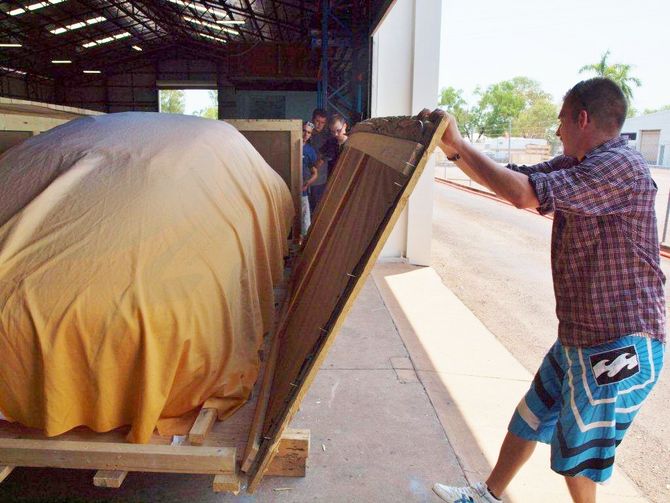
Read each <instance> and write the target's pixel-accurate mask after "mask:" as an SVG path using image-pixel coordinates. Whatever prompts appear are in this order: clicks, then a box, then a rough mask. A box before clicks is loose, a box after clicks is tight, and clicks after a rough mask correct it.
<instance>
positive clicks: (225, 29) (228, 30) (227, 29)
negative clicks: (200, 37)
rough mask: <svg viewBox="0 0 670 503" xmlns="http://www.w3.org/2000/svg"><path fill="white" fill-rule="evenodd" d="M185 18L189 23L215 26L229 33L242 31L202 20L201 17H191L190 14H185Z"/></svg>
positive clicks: (234, 33) (237, 33) (235, 33)
mask: <svg viewBox="0 0 670 503" xmlns="http://www.w3.org/2000/svg"><path fill="white" fill-rule="evenodd" d="M183 18H184V20H185V21H188V22H189V23H193V24H197V25H199V26H207V27H209V28H213V29H215V30H218V31H225V32H228V33H232V34H233V35H239V34H240V32H238V31H237V30H233V29H231V28H226V27H225V26H220V25H218V24H215V23H210V22H209V21H201V20H200V19H196V18H194V17H190V16H183Z"/></svg>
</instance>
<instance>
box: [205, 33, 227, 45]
mask: <svg viewBox="0 0 670 503" xmlns="http://www.w3.org/2000/svg"><path fill="white" fill-rule="evenodd" d="M198 35H200V36H201V37H205V38H208V39H210V40H216V41H217V42H223V43H224V44H225V43H226V42H228V41H227V40H226V39H225V38H220V37H214V36H212V35H207V34H206V33H198Z"/></svg>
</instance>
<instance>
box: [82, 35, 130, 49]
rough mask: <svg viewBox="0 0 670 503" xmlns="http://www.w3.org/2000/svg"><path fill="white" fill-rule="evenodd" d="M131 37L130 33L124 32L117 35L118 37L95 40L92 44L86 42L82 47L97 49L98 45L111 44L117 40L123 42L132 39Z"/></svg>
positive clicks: (112, 36)
mask: <svg viewBox="0 0 670 503" xmlns="http://www.w3.org/2000/svg"><path fill="white" fill-rule="evenodd" d="M130 35H131V34H130V33H129V32H127V31H122V32H121V33H117V34H116V35H110V36H109V37H104V38H99V39H96V40H93V41H92V42H86V43H85V44H82V47H84V48H86V49H88V48H90V47H95V46H96V45H104V44H109V43H110V42H114V41H115V40H121V39H122V38H127V37H130Z"/></svg>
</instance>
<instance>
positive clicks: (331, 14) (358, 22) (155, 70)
mask: <svg viewBox="0 0 670 503" xmlns="http://www.w3.org/2000/svg"><path fill="white" fill-rule="evenodd" d="M391 3H392V2H390V1H388V0H345V1H342V0H325V1H312V2H307V1H304V0H302V1H299V0H269V1H268V0H265V1H261V0H232V1H231V0H226V1H215V0H199V1H192V0H144V1H138V0H135V1H119V0H111V1H107V0H105V1H101V0H44V1H37V0H35V1H33V0H28V1H25V0H20V1H19V0H14V1H8V2H3V3H2V6H0V31H1V32H2V40H0V46H1V49H0V50H1V52H0V60H1V61H0V72H2V75H1V76H0V95H2V96H4V97H10V98H19V99H25V100H29V101H37V102H47V103H53V104H58V105H64V106H70V107H77V108H83V109H88V110H95V111H100V112H105V113H111V112H122V111H129V110H135V111H158V91H159V90H160V89H175V88H179V89H213V90H217V91H218V96H219V117H220V118H249V117H248V116H245V115H248V112H249V111H250V110H251V109H253V107H250V106H246V107H245V106H243V103H244V100H245V97H247V99H248V97H251V99H253V98H254V97H255V98H257V99H259V100H261V101H262V100H263V97H265V98H264V99H265V101H266V102H267V101H268V98H267V97H268V96H275V97H277V100H275V101H278V102H281V101H282V98H283V99H284V100H285V101H286V102H287V103H286V105H288V106H287V107H284V108H283V109H282V107H271V108H272V110H271V111H272V112H274V115H275V117H262V118H278V119H279V118H282V119H283V118H291V115H292V107H291V106H290V105H291V103H290V101H291V99H290V97H289V98H288V99H287V96H290V94H291V93H307V95H308V96H310V97H313V98H315V101H317V102H318V103H319V104H320V105H322V106H325V107H326V108H332V109H334V110H337V111H338V112H340V113H342V114H344V115H346V116H348V117H352V116H355V114H359V115H358V116H365V115H369V91H370V89H369V81H370V79H369V71H370V43H369V35H370V33H371V31H372V30H373V29H374V27H375V26H376V25H377V24H378V23H379V21H380V19H381V18H382V15H383V13H384V12H385V11H386V10H387V9H388V7H389V4H391ZM254 118H260V117H254Z"/></svg>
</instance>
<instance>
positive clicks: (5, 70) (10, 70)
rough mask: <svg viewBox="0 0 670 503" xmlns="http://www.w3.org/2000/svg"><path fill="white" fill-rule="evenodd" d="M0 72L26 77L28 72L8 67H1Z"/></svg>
mask: <svg viewBox="0 0 670 503" xmlns="http://www.w3.org/2000/svg"><path fill="white" fill-rule="evenodd" d="M0 70H2V71H4V72H7V73H15V74H16V75H26V72H24V71H23V70H16V69H15V68H9V67H8V66H0Z"/></svg>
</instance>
